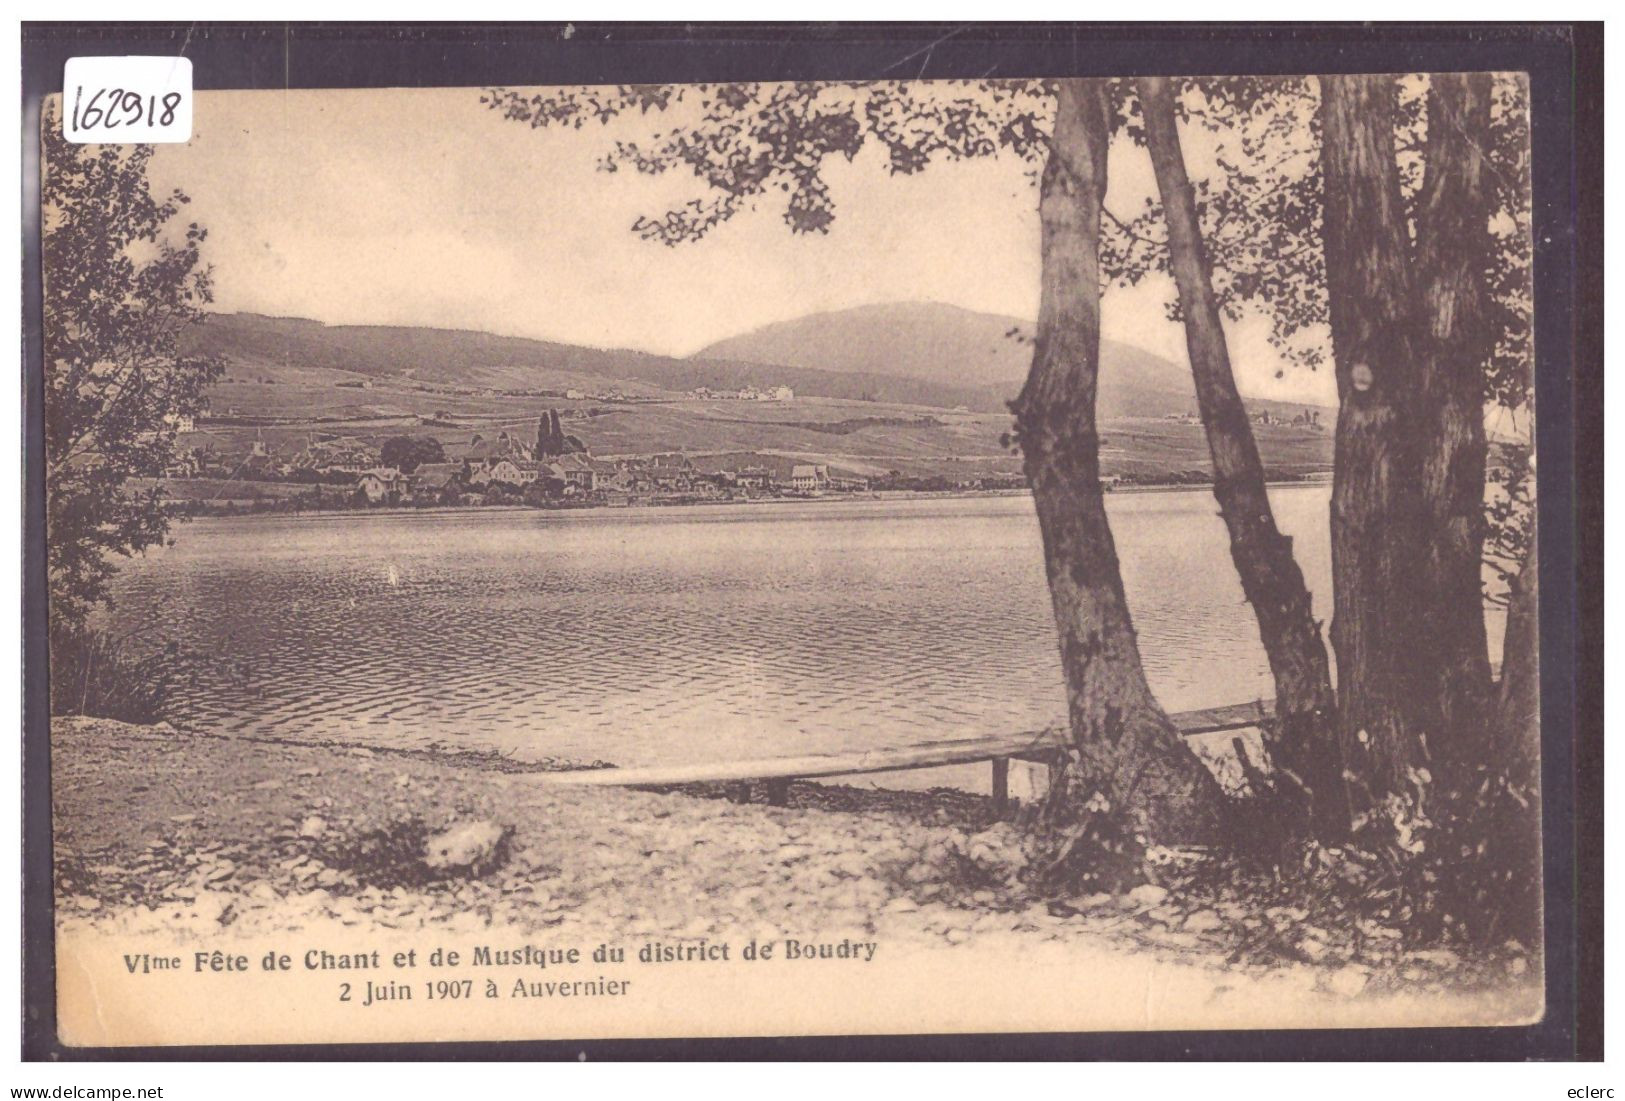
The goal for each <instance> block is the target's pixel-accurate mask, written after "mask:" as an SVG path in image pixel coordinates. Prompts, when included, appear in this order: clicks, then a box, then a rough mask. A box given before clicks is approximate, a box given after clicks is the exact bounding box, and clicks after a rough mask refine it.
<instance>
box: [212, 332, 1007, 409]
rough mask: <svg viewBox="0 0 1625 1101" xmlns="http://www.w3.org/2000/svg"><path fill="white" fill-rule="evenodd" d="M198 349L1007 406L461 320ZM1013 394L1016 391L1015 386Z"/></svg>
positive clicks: (439, 369) (315, 367)
mask: <svg viewBox="0 0 1625 1101" xmlns="http://www.w3.org/2000/svg"><path fill="white" fill-rule="evenodd" d="M188 342H189V344H190V348H191V349H192V350H195V351H198V352H203V353H209V354H215V355H221V356H224V357H226V358H227V359H228V360H229V361H232V362H234V363H236V364H240V365H243V366H245V367H246V368H247V369H248V371H249V373H250V374H252V373H253V372H254V371H255V370H263V371H270V372H272V373H277V372H281V371H288V370H297V371H300V372H302V373H303V375H304V377H305V378H307V379H308V378H312V377H313V376H312V372H316V373H325V374H327V375H329V376H332V377H334V378H342V379H354V378H357V377H362V378H374V379H378V378H393V379H402V380H412V381H416V382H423V383H431V384H436V385H441V386H462V387H492V388H497V389H521V390H522V389H537V388H558V389H565V388H570V387H580V388H582V389H586V390H600V389H605V388H607V387H611V386H615V387H619V388H621V389H623V390H626V391H628V392H639V391H643V392H647V391H649V390H651V389H652V390H655V391H665V392H676V393H682V392H684V391H688V390H692V389H695V388H696V387H700V386H706V387H710V388H712V389H731V390H737V389H740V388H742V387H745V386H756V387H766V386H780V385H783V386H789V387H790V388H791V389H793V390H795V391H796V393H798V394H803V395H806V396H808V397H823V398H848V399H854V400H858V399H863V400H870V401H877V402H887V403H892V404H899V405H924V406H934V407H937V408H946V409H951V408H954V407H955V406H959V405H964V406H966V407H967V408H974V409H979V410H981V411H984V412H999V411H1002V410H1003V408H1004V407H1003V404H1002V399H1001V398H998V397H996V396H993V394H992V391H990V390H988V389H987V388H977V387H968V386H961V385H956V384H954V383H951V382H933V381H931V380H928V379H921V378H911V377H906V376H901V375H895V374H883V373H878V372H867V371H843V370H824V369H821V368H816V367H802V366H797V365H794V364H771V363H766V364H764V363H758V362H748V361H746V362H739V361H727V362H724V361H713V360H695V359H679V358H676V357H671V356H659V355H651V354H649V353H646V352H636V351H630V350H626V349H613V348H588V347H583V346H580V345H575V344H561V343H556V342H553V341H545V340H529V339H526V338H523V337H510V336H496V335H493V334H491V333H482V332H472V331H465V330H458V329H428V328H414V327H408V326H387V325H325V324H323V323H321V322H319V321H308V320H305V319H302V318H291V317H266V316H263V315H260V314H246V313H236V314H213V315H211V316H210V318H209V320H208V321H207V322H206V323H205V324H203V325H200V326H198V327H197V328H196V329H194V330H191V331H190V332H189V333H188ZM1012 393H1013V391H1012Z"/></svg>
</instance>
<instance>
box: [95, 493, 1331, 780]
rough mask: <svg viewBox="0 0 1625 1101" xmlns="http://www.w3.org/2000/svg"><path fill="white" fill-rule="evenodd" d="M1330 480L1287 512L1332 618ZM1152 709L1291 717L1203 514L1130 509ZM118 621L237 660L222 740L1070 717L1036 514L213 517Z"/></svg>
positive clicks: (1127, 570)
mask: <svg viewBox="0 0 1625 1101" xmlns="http://www.w3.org/2000/svg"><path fill="white" fill-rule="evenodd" d="M1328 497H1329V490H1328V488H1327V487H1325V486H1307V487H1289V488H1278V489H1275V490H1273V491H1272V499H1273V500H1274V503H1275V507H1276V511H1277V518H1278V520H1279V522H1280V524H1281V527H1282V528H1283V529H1284V530H1285V531H1286V532H1287V533H1288V534H1290V535H1292V536H1293V537H1294V539H1295V546H1296V551H1297V555H1298V560H1299V562H1300V563H1301V564H1302V566H1303V569H1304V572H1305V575H1306V577H1307V579H1308V582H1309V585H1310V587H1311V589H1312V591H1313V592H1314V594H1315V601H1316V612H1317V614H1318V615H1320V616H1321V617H1323V618H1324V617H1326V616H1327V615H1329V612H1330V581H1329V577H1330V561H1329V552H1328V537H1327V530H1326V523H1327V507H1328ZM1109 511H1110V514H1111V518H1112V523H1113V529H1114V532H1115V534H1116V537H1117V544H1118V552H1119V557H1120V558H1121V560H1122V566H1123V575H1124V582H1125V584H1126V586H1127V589H1128V595H1129V601H1130V607H1131V609H1132V611H1133V613H1134V617H1135V622H1136V626H1137V628H1138V630H1139V635H1140V645H1141V650H1142V653H1143V656H1144V659H1145V663H1146V668H1147V670H1148V672H1149V675H1150V677H1151V680H1152V683H1153V686H1154V687H1155V689H1156V690H1157V692H1158V694H1159V696H1160V698H1161V699H1162V701H1163V703H1164V704H1165V706H1167V707H1169V708H1170V709H1173V710H1180V709H1187V708H1195V707H1203V706H1210V705H1215V704H1220V703H1233V702H1239V701H1243V700H1248V699H1253V698H1258V697H1264V696H1269V695H1272V694H1273V692H1272V689H1271V686H1270V680H1269V675H1268V669H1267V666H1266V663H1265V659H1264V654H1263V650H1262V648H1261V646H1260V645H1259V642H1258V636H1257V628H1256V626H1255V625H1254V623H1253V620H1252V616H1251V613H1250V611H1249V609H1248V607H1247V605H1246V604H1245V603H1244V602H1243V600H1242V594H1241V588H1240V585H1239V583H1238V582H1237V580H1236V577H1235V573H1234V570H1233V568H1232V567H1231V565H1230V561H1229V552H1228V547H1227V542H1226V539H1225V533H1224V527H1223V524H1222V523H1221V521H1220V520H1219V519H1218V517H1217V515H1216V511H1215V506H1214V503H1213V500H1212V497H1211V495H1210V494H1209V493H1208V492H1207V491H1206V490H1190V491H1171V492H1153V493H1122V494H1117V495H1114V496H1112V497H1110V498H1109ZM176 534H177V542H176V545H175V546H173V547H170V548H166V549H164V550H161V551H157V552H154V553H152V554H150V555H149V556H147V557H146V558H143V559H138V560H136V561H135V562H132V563H130V564H128V565H126V566H125V568H124V569H123V571H122V573H121V574H120V576H119V580H118V585H117V598H118V604H117V610H116V613H115V620H116V627H117V628H118V629H121V630H125V629H132V628H136V627H138V626H139V627H140V628H141V631H142V633H143V634H144V635H145V636H147V637H150V638H157V639H168V638H173V639H176V640H179V641H181V642H183V643H185V644H187V645H188V646H190V647H193V648H195V649H196V650H199V651H201V652H203V653H204V654H207V655H210V656H211V657H212V658H213V659H215V661H216V663H217V666H218V667H215V668H211V669H209V670H208V672H207V673H206V675H205V676H204V677H203V678H202V680H201V681H200V683H198V684H197V685H195V686H193V687H192V688H190V689H188V690H187V691H186V692H185V694H184V695H183V697H182V698H181V700H180V701H179V710H180V715H179V717H180V718H181V719H183V720H185V721H186V722H188V723H192V724H197V725H200V726H205V727H206V728H208V729H211V730H216V731H220V732H227V733H238V734H244V735H251V736H258V737H274V738H286V739H295V740H320V741H337V742H347V743H356V744H363V745H396V746H412V747H419V748H450V749H478V750H499V751H501V752H504V753H510V754H513V755H515V756H517V757H520V758H537V757H549V756H563V757H572V758H584V759H593V758H598V759H602V760H606V761H612V762H614V763H616V764H620V765H634V764H657V763H679V762H692V761H700V760H707V759H727V758H737V757H746V756H767V755H774V754H780V753H788V752H791V751H805V752H813V751H820V750H833V749H843V748H863V747H869V746H875V745H896V744H906V743H908V742H909V741H923V740H931V739H935V738H941V737H945V736H949V735H953V734H971V733H980V732H988V731H1010V730H1025V729H1035V728H1037V727H1040V726H1043V725H1045V724H1047V723H1049V722H1051V721H1053V720H1054V719H1056V718H1057V717H1059V716H1060V715H1062V714H1063V713H1064V695H1063V693H1062V689H1061V674H1060V668H1059V662H1058V658H1057V655H1056V647H1055V634H1054V627H1053V623H1052V620H1051V618H1050V608H1049V597H1048V592H1047V590H1046V587H1045V583H1044V569H1043V561H1042V556H1041V551H1040V544H1039V535H1038V526H1037V521H1036V519H1035V518H1034V516H1033V510H1032V503H1031V501H1030V500H1028V499H1027V498H1025V497H981V498H967V499H912V500H886V501H875V500H864V501H834V500H829V501H812V502H799V503H790V502H780V503H773V504H762V505H750V506H743V505H731V506H728V505H722V506H707V507H697V508H682V509H673V508H666V509H633V510H605V509H597V510H591V511H581V512H569V513H559V512H537V511H527V510H515V511H475V510H466V511H451V512H439V513H431V514H394V515H384V514H372V515H357V514H330V515H320V516H304V517H293V518H280V517H254V518H243V519H209V520H200V521H197V522H194V523H191V524H187V525H184V526H181V527H179V528H177V529H176Z"/></svg>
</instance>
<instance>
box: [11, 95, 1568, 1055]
mask: <svg viewBox="0 0 1625 1101" xmlns="http://www.w3.org/2000/svg"><path fill="white" fill-rule="evenodd" d="M114 91H117V89H115V90H114ZM132 94H133V93H132ZM189 94H191V95H192V98H191V99H190V100H189V101H188V103H189V110H190V112H191V115H190V125H191V129H190V134H189V136H185V137H184V140H167V139H166V140H155V141H154V142H153V143H150V144H126V143H123V142H120V141H118V140H117V139H116V136H112V137H107V138H106V139H105V140H100V141H89V142H86V141H82V140H69V137H68V132H69V131H70V130H74V129H75V128H77V130H75V132H82V131H84V130H85V128H86V127H93V126H96V125H102V126H104V127H105V126H107V125H109V124H110V123H109V120H110V119H114V118H115V117H117V116H115V115H114V114H111V113H110V112H116V111H124V112H128V113H129V116H130V118H131V119H132V120H134V122H132V125H134V124H135V123H136V122H138V123H139V124H140V125H143V126H146V125H151V126H154V127H160V126H163V125H180V124H181V123H176V122H174V119H175V118H180V117H181V116H178V115H176V116H166V115H164V111H165V107H164V101H163V99H162V98H161V97H158V96H156V95H155V96H154V97H152V98H151V99H150V100H149V99H144V98H142V97H140V96H136V99H135V100H129V99H128V97H127V96H126V95H124V94H122V93H120V94H117V95H109V96H108V97H107V98H104V99H103V100H100V101H98V102H97V106H96V109H95V110H92V108H91V106H90V103H91V97H90V94H89V93H88V92H83V91H82V90H81V91H76V90H75V89H73V88H70V89H68V91H67V92H66V93H65V94H63V95H60V96H51V97H48V99H47V100H46V102H45V104H44V107H43V110H42V117H41V121H40V125H39V131H38V145H39V150H40V177H39V178H40V192H41V201H40V209H41V231H40V232H41V237H40V239H41V255H42V258H43V260H42V262H43V270H42V279H43V287H44V290H43V294H44V298H43V324H44V335H43V340H44V357H43V358H44V391H43V394H44V405H43V409H42V410H39V411H37V412H38V415H40V416H41V417H42V418H43V426H44V442H45V450H44V460H45V465H44V468H43V470H41V471H38V472H37V473H38V475H39V477H40V478H41V479H42V481H43V484H44V500H45V527H46V538H47V554H46V562H45V566H46V570H47V573H48V585H49V600H50V609H49V610H50V618H49V632H50V634H49V641H50V670H49V677H50V680H49V695H50V712H51V719H50V765H51V770H50V805H51V815H52V841H51V844H52V849H53V853H54V864H53V874H52V880H53V883H54V931H55V944H54V959H55V981H56V1029H57V1037H58V1040H59V1041H60V1043H61V1044H62V1045H64V1046H65V1047H67V1048H79V1047H95V1048H100V1047H128V1046H168V1045H223V1044H233V1045H235V1044H314V1043H328V1044H331V1043H370V1042H418V1043H424V1042H434V1041H455V1040H483V1041H495V1040H549V1039H566V1038H569V1039H591V1038H623V1039H625V1038H648V1037H668V1036H687V1037H720V1036H730V1037H749V1036H818V1035H847V1036H860V1035H879V1034H889V1035H897V1034H930V1033H978V1032H1010V1033H1043V1032H1069V1033H1075V1032H1095V1031H1108V1032H1113V1031H1116V1032H1136V1031H1146V1030H1157V1031H1168V1030H1215V1029H1288V1028H1291V1029H1302V1028H1410V1027H1419V1026H1428V1027H1439V1026H1510V1025H1528V1024H1532V1023H1534V1022H1538V1021H1540V1020H1541V1019H1542V1017H1543V1016H1544V1015H1545V1013H1546V1012H1547V1001H1546V985H1545V975H1546V970H1547V962H1546V954H1545V948H1544V946H1545V944H1546V939H1545V937H1544V935H1543V929H1542V922H1543V904H1542V883H1543V879H1542V861H1541V824H1540V823H1541V808H1542V791H1541V779H1540V777H1541V770H1540V761H1541V739H1540V716H1539V677H1538V673H1539V669H1540V649H1541V647H1540V635H1539V629H1538V624H1537V602H1538V599H1539V586H1538V584H1537V581H1536V577H1537V562H1538V555H1537V553H1536V539H1535V535H1536V530H1535V519H1534V518H1535V508H1534V503H1535V497H1536V495H1535V478H1534V472H1535V466H1536V462H1535V450H1536V449H1535V443H1536V441H1535V432H1534V401H1533V393H1534V391H1533V388H1532V387H1533V383H1534V377H1535V366H1534V354H1533V334H1534V317H1533V303H1534V300H1535V295H1534V287H1533V283H1532V271H1533V263H1532V255H1533V253H1532V249H1533V237H1532V230H1531V183H1530V173H1531V164H1530V149H1531V145H1530V136H1531V128H1530V85H1529V80H1528V78H1527V76H1526V75H1525V74H1523V73H1519V72H1479V71H1441V72H1417V73H1409V74H1405V73H1400V74H1393V73H1389V74H1379V75H1363V74H1357V73H1356V74H1335V75H1324V76H1315V75H1308V74H1293V73H1285V74H1281V75H1275V76H1226V75H1223V74H1222V73H1221V74H1219V75H1213V76H1198V77H1191V76H1181V77H1156V76H1134V75H1128V76H1122V77H1064V78H1055V79H1009V80H1007V79H998V78H995V77H989V78H985V79H973V80H934V79H907V78H898V79H887V80H883V81H799V82H784V83H771V82H770V83H711V84H619V85H580V86H578V85H558V86H545V87H538V86H516V85H492V86H474V85H470V86H461V87H435V88H411V89H408V88H370V89H345V88H326V89H296V88H288V89H277V90H245V91H222V90H199V91H197V92H195V93H190V92H189ZM137 101H139V102H137ZM98 112H101V113H98ZM182 122H184V118H182Z"/></svg>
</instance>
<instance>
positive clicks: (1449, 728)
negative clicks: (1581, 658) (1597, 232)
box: [1415, 73, 1495, 769]
mask: <svg viewBox="0 0 1625 1101" xmlns="http://www.w3.org/2000/svg"><path fill="white" fill-rule="evenodd" d="M1493 79H1494V78H1493V77H1492V76H1491V75H1490V74H1488V73H1438V74H1434V75H1433V76H1431V77H1430V78H1429V80H1430V84H1429V92H1428V99H1427V148H1426V165H1427V167H1426V172H1427V175H1426V179H1425V181H1424V184H1423V188H1422V192H1421V195H1420V196H1419V198H1418V203H1417V211H1416V260H1417V264H1416V271H1417V287H1416V292H1417V305H1418V308H1419V309H1420V311H1421V316H1420V318H1419V323H1418V328H1419V329H1420V335H1421V339H1422V342H1423V352H1424V354H1423V356H1422V358H1421V360H1420V363H1421V409H1420V417H1419V421H1420V423H1419V424H1418V426H1417V428H1418V431H1419V433H1420V434H1421V443H1422V448H1423V450H1422V454H1421V457H1420V463H1421V491H1422V523H1423V525H1424V529H1423V530H1424V537H1423V538H1422V539H1420V540H1419V543H1418V551H1419V554H1420V559H1419V563H1418V566H1419V569H1420V591H1421V596H1422V598H1423V599H1424V600H1425V601H1426V610H1425V612H1424V614H1422V615H1421V616H1419V617H1418V620H1417V626H1418V638H1417V647H1416V654H1415V657H1416V660H1417V661H1418V662H1419V663H1421V665H1422V668H1421V671H1420V673H1419V676H1418V678H1417V690H1418V693H1419V702H1421V703H1422V705H1423V707H1424V708H1425V710H1423V711H1422V712H1421V713H1420V714H1419V716H1418V718H1419V721H1420V722H1422V723H1423V724H1424V726H1425V729H1427V730H1429V731H1430V732H1436V733H1434V737H1433V751H1434V757H1435V759H1436V760H1438V761H1440V763H1441V764H1442V765H1443V766H1444V767H1446V768H1452V767H1457V766H1463V765H1465V766H1466V767H1467V768H1469V769H1470V768H1471V766H1472V765H1473V764H1475V763H1477V762H1480V761H1482V760H1484V754H1485V752H1486V751H1487V750H1488V749H1489V746H1490V742H1491V739H1490V738H1489V737H1487V735H1488V733H1489V726H1490V722H1489V720H1490V715H1489V711H1488V704H1489V698H1490V663H1489V643H1488V639H1487V637H1486V634H1485V627H1484V611H1483V593H1482V577H1481V575H1482V569H1483V558H1484V536H1485V528H1486V521H1485V514H1484V482H1485V461H1486V456H1487V444H1486V440H1485V433H1484V365H1485V363H1486V362H1487V361H1488V359H1489V357H1490V355H1491V353H1492V352H1493V351H1494V348H1495V334H1494V332H1493V331H1492V328H1491V324H1492V323H1491V320H1490V310H1489V302H1488V301H1487V298H1488V294H1489V289H1488V287H1487V286H1486V275H1485V268H1486V265H1487V263H1488V257H1490V256H1491V255H1493V253H1494V245H1493V242H1492V240H1491V237H1490V231H1489V220H1490V215H1491V211H1492V207H1493V197H1492V192H1491V187H1490V181H1489V180H1488V179H1486V164H1485V152H1486V150H1488V149H1489V148H1490V147H1491V143H1492V136H1491V133H1490V100H1491V96H1492V94H1493Z"/></svg>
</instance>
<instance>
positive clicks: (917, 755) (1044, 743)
mask: <svg viewBox="0 0 1625 1101" xmlns="http://www.w3.org/2000/svg"><path fill="white" fill-rule="evenodd" d="M1269 713H1270V707H1269V705H1268V704H1266V703H1263V702H1254V703H1241V704H1230V705H1228V706H1225V707H1209V708H1205V709H1203V710H1200V711H1185V712H1181V713H1179V714H1176V715H1171V716H1169V718H1170V719H1171V720H1172V722H1173V724H1174V726H1175V727H1177V728H1178V730H1179V732H1180V733H1181V734H1183V735H1185V736H1187V737H1189V736H1193V735H1198V734H1213V733H1218V732H1220V731H1224V730H1245V729H1247V728H1249V727H1254V726H1257V725H1258V723H1259V721H1260V720H1261V719H1264V718H1267V717H1268V716H1269ZM1061 748H1062V742H1061V738H1060V734H1059V731H1058V730H1039V731H1023V732H1021V733H1016V734H987V735H978V736H975V737H970V738H950V739H945V740H941V741H933V742H920V743H916V744H914V745H907V746H894V747H888V748H879V749H868V750H861V751H858V752H855V753H820V754H809V755H806V756H800V757H768V758H758V759H755V760H746V761H710V762H706V763H704V764H697V765H653V766H648V767H643V768H605V769H590V770H583V771H579V772H550V773H545V774H543V775H545V777H546V779H547V780H548V782H550V783H556V784H569V785H572V786H577V787H678V786H680V785H682V784H704V783H712V784H715V783H730V782H733V783H737V782H740V781H746V780H770V781H774V780H787V779H798V778H802V779H811V778H814V777H820V776H857V775H862V774H864V773H870V772H906V771H909V770H911V769H919V768H941V767H943V766H945V765H962V764H978V763H980V762H982V761H995V762H997V761H1000V760H1001V759H1003V760H1006V761H1007V760H1008V759H1009V758H1015V759H1017V760H1022V761H1040V762H1053V761H1054V760H1055V759H1056V757H1057V756H1058V754H1059V753H1060V751H1061ZM998 778H999V774H998V768H997V765H995V770H994V783H995V787H996V786H997V783H998ZM1006 783H1008V767H1007V768H1006ZM771 790H772V789H771V788H770V791H771Z"/></svg>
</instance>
